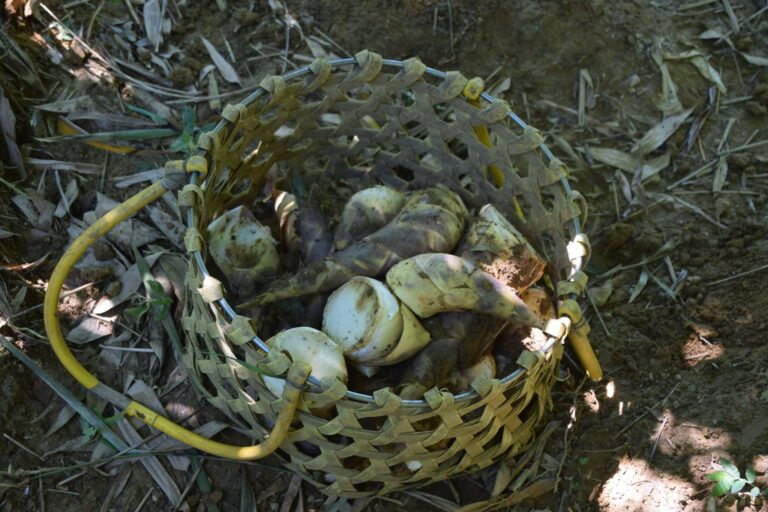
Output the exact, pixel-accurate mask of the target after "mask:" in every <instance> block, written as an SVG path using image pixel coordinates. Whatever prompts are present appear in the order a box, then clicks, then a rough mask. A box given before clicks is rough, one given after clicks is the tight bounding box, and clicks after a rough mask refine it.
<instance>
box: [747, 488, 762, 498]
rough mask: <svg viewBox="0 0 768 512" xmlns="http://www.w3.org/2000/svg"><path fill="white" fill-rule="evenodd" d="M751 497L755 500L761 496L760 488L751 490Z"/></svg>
mask: <svg viewBox="0 0 768 512" xmlns="http://www.w3.org/2000/svg"><path fill="white" fill-rule="evenodd" d="M749 495H750V496H752V497H753V498H757V497H758V496H760V488H758V487H753V488H751V489H750V490H749Z"/></svg>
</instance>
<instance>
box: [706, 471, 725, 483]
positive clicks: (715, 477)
mask: <svg viewBox="0 0 768 512" xmlns="http://www.w3.org/2000/svg"><path fill="white" fill-rule="evenodd" d="M726 477H728V473H726V472H725V471H715V472H714V473H710V474H708V475H706V476H704V478H706V479H707V480H712V481H713V482H719V481H721V480H723V479H724V478H726Z"/></svg>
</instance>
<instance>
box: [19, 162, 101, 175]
mask: <svg viewBox="0 0 768 512" xmlns="http://www.w3.org/2000/svg"><path fill="white" fill-rule="evenodd" d="M24 163H26V164H27V165H28V166H30V167H35V168H37V169H52V170H56V171H74V172H79V173H81V174H96V175H98V174H100V173H101V166H100V165H98V164H90V163H87V162H65V161H63V160H47V159H44V158H25V159H24Z"/></svg>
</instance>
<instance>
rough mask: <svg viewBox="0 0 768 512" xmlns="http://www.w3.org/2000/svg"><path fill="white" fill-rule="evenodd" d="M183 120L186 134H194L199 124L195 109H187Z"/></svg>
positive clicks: (182, 114)
mask: <svg viewBox="0 0 768 512" xmlns="http://www.w3.org/2000/svg"><path fill="white" fill-rule="evenodd" d="M181 118H182V121H183V123H184V131H185V132H186V133H192V132H193V131H194V130H195V125H196V124H197V115H195V109H193V108H190V107H186V108H185V109H184V110H183V111H182V113H181Z"/></svg>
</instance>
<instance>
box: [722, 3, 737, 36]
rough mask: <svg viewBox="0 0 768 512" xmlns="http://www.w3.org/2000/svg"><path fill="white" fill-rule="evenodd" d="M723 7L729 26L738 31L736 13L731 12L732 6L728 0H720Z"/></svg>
mask: <svg viewBox="0 0 768 512" xmlns="http://www.w3.org/2000/svg"><path fill="white" fill-rule="evenodd" d="M722 2H723V7H725V13H726V14H727V15H728V20H729V21H730V22H731V28H732V29H733V31H734V32H738V31H739V19H738V18H737V17H736V13H735V12H733V7H732V6H731V2H730V1H729V0H722Z"/></svg>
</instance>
